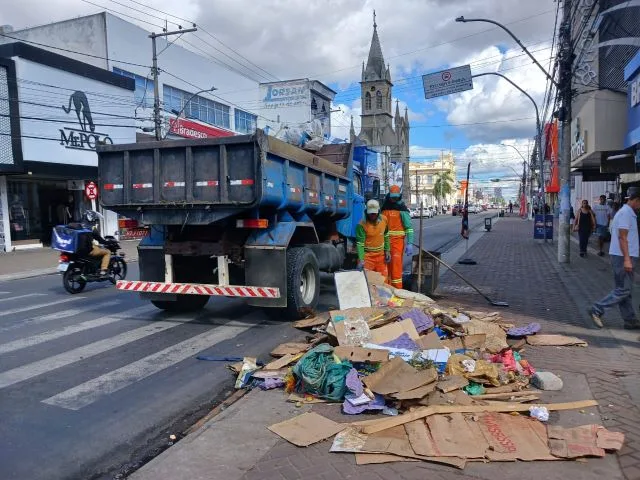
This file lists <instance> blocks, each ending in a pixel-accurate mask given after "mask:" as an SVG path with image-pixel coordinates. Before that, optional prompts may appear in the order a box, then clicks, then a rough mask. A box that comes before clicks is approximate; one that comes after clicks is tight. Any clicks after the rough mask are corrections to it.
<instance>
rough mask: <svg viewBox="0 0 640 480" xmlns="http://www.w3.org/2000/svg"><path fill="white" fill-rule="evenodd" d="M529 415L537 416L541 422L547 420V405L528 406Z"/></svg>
mask: <svg viewBox="0 0 640 480" xmlns="http://www.w3.org/2000/svg"><path fill="white" fill-rule="evenodd" d="M529 415H530V416H532V417H533V418H537V419H538V420H540V421H541V422H546V421H548V420H549V410H547V407H531V408H529Z"/></svg>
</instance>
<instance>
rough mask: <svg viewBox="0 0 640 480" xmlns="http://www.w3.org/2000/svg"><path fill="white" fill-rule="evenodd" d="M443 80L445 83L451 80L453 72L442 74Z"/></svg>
mask: <svg viewBox="0 0 640 480" xmlns="http://www.w3.org/2000/svg"><path fill="white" fill-rule="evenodd" d="M442 80H444V81H445V82H448V81H449V80H451V72H442Z"/></svg>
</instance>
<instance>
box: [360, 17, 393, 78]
mask: <svg viewBox="0 0 640 480" xmlns="http://www.w3.org/2000/svg"><path fill="white" fill-rule="evenodd" d="M378 80H389V81H390V80H391V79H390V78H389V75H388V70H387V68H386V67H385V62H384V56H383V55H382V47H381V46H380V38H378V24H377V23H376V11H375V10H374V11H373V37H372V38H371V47H370V48H369V57H368V58H367V66H366V67H365V69H364V71H363V72H362V81H363V82H372V81H373V82H375V81H378Z"/></svg>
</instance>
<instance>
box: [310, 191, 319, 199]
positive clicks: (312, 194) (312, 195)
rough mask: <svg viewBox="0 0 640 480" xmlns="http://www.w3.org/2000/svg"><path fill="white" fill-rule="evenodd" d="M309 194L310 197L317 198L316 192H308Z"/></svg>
mask: <svg viewBox="0 0 640 480" xmlns="http://www.w3.org/2000/svg"><path fill="white" fill-rule="evenodd" d="M309 196H310V197H311V198H318V194H317V192H309Z"/></svg>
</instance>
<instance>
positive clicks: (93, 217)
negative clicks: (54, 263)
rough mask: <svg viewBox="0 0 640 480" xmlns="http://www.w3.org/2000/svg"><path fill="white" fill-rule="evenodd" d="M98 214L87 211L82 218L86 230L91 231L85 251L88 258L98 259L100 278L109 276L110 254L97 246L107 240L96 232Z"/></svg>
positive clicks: (105, 242)
mask: <svg viewBox="0 0 640 480" xmlns="http://www.w3.org/2000/svg"><path fill="white" fill-rule="evenodd" d="M99 217H100V214H99V213H98V212H95V211H93V210H87V211H86V212H85V213H84V218H85V221H86V223H87V225H86V226H87V227H88V229H90V230H91V238H89V237H87V243H88V244H87V245H86V246H85V251H87V252H88V255H89V256H90V257H94V258H100V276H101V277H106V276H107V275H108V274H109V260H110V259H111V252H109V250H107V249H106V248H101V247H100V246H99V245H98V244H101V245H105V244H107V243H108V242H107V240H105V239H104V238H102V237H101V236H100V234H99V233H98V231H97V224H98V219H99Z"/></svg>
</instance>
